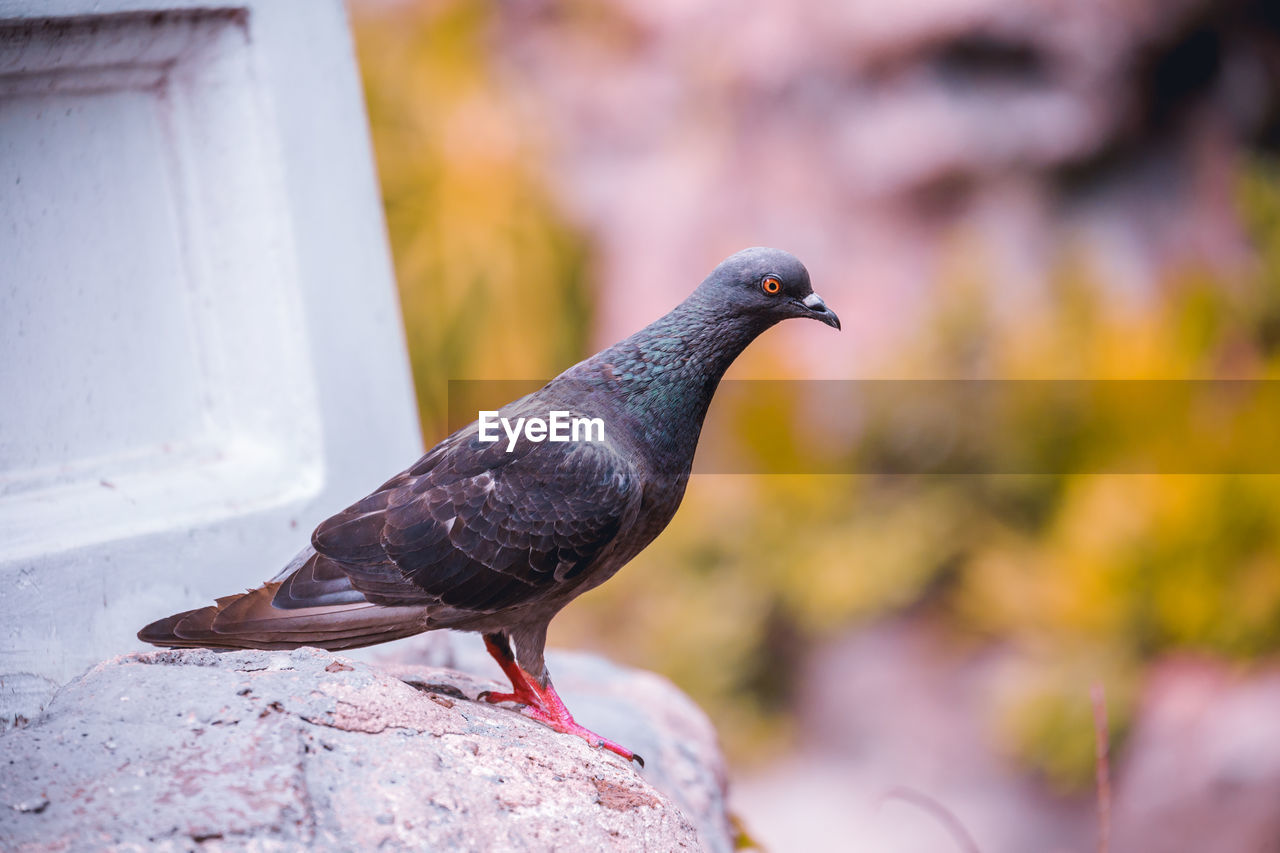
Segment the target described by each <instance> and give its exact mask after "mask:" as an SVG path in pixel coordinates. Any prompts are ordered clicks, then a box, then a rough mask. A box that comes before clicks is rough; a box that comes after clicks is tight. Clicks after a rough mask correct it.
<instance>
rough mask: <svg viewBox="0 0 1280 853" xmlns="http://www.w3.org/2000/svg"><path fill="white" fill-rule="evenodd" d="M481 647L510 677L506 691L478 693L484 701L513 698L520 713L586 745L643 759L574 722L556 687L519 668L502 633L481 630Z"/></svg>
mask: <svg viewBox="0 0 1280 853" xmlns="http://www.w3.org/2000/svg"><path fill="white" fill-rule="evenodd" d="M484 647H485V648H486V649H488V650H489V654H491V655H493V659H494V660H496V661H497V662H498V666H500V667H502V671H503V672H505V673H506V674H507V678H509V679H511V692H510V693H490V692H489V691H485V692H484V693H481V694H480V696H479V697H478V698H479V699H481V700H483V701H485V702H495V703H496V702H516V703H519V704H521V705H524V708H523V709H522V710H521V713H522V714H524V715H525V716H526V717H529V718H530V719H533V720H537V721H538V722H540V723H544V724H546V725H547V726H550V727H551V728H553V729H555V730H556V731H558V732H562V733H564V734H567V735H577V736H578V737H580V738H582V739H583V740H585V741H586V742H587V743H588V744H589V745H590V746H602V747H604V748H605V749H607V750H609V751H610V752H616V753H617V754H618V755H621V756H622V757H623V758H625V759H627V760H628V761H634V762H636V763H637V764H639V765H640V766H641V767H644V759H643V758H641V757H640V755H638V754H637V753H634V752H632V751H631V750H629V749H627V748H626V747H625V746H622V745H620V744H617V743H614V742H613V741H611V740H609V739H608V738H605V737H601V736H600V735H598V734H596V733H595V732H593V731H591V730H590V729H587V728H584V727H583V726H580V725H578V724H577V723H576V722H574V719H573V715H572V714H570V713H569V709H568V708H566V707H565V706H564V702H563V701H561V699H560V696H559V695H558V694H557V693H556V689H555V688H554V687H552V686H551V681H550V680H548V681H547V686H546V687H543V686H542V685H540V684H538V680H537V679H536V678H534V677H533V676H532V675H530V674H529V673H527V672H525V671H524V670H523V669H521V668H520V664H518V663H516V659H515V656H514V655H513V654H511V646H510V644H509V643H508V642H507V638H506V636H504V635H502V634H485V635H484Z"/></svg>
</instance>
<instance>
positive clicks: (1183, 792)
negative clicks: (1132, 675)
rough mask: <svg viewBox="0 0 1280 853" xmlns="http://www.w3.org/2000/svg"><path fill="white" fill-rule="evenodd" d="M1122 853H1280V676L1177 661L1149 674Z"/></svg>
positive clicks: (1126, 798) (1129, 759) (1131, 759)
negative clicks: (1140, 852)
mask: <svg viewBox="0 0 1280 853" xmlns="http://www.w3.org/2000/svg"><path fill="white" fill-rule="evenodd" d="M1113 814H1114V824H1115V829H1114V833H1113V839H1114V844H1113V848H1112V849H1115V850H1144V851H1150V853H1175V851H1183V850H1213V851H1215V853H1245V851H1255V850H1273V849H1275V846H1276V842H1277V839H1280V669H1274V668H1273V669H1271V670H1269V671H1262V672H1255V673H1252V674H1249V675H1242V674H1239V673H1233V672H1232V671H1231V670H1230V669H1229V668H1228V667H1227V666H1226V665H1224V664H1222V663H1215V662H1210V661H1192V660H1186V659H1183V660H1172V661H1169V662H1166V663H1165V664H1163V665H1161V666H1160V667H1159V668H1158V669H1157V670H1156V671H1155V673H1154V674H1153V675H1152V676H1151V679H1150V682H1149V683H1148V686H1147V688H1146V690H1145V692H1144V696H1143V701H1142V707H1141V709H1140V713H1139V714H1138V719H1137V723H1136V724H1135V726H1134V730H1133V734H1132V736H1131V738H1130V739H1129V743H1128V745H1127V747H1126V749H1125V752H1124V756H1123V761H1122V763H1121V766H1120V774H1119V783H1118V785H1117V787H1116V794H1115V803H1114V805H1113Z"/></svg>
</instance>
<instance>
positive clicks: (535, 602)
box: [138, 248, 840, 766]
mask: <svg viewBox="0 0 1280 853" xmlns="http://www.w3.org/2000/svg"><path fill="white" fill-rule="evenodd" d="M791 317H808V318H812V319H815V320H819V321H821V322H823V323H825V324H827V325H828V326H832V327H834V328H835V329H839V328H840V320H839V318H838V317H837V316H836V315H835V313H834V312H832V311H831V310H830V309H829V308H828V307H827V305H826V303H825V302H823V300H822V298H821V297H820V296H818V294H816V293H814V292H813V288H812V287H811V285H810V282H809V273H808V271H807V270H806V269H805V267H804V265H803V264H801V263H800V261H799V260H798V259H796V258H795V257H794V256H793V255H791V254H789V253H787V252H784V251H781V250H778V249H767V248H752V249H746V250H743V251H741V252H738V253H737V254H735V255H732V256H730V257H729V258H727V259H725V260H724V261H723V262H721V263H720V264H719V265H718V266H717V267H716V268H715V269H714V270H713V271H712V272H711V274H710V275H709V276H707V278H706V279H705V280H704V281H703V282H702V283H701V284H700V285H698V287H697V288H696V289H695V290H694V291H693V293H692V294H691V295H690V296H689V297H688V298H687V299H685V300H684V301H683V302H681V303H680V304H679V305H678V306H676V308H675V309H674V310H672V311H671V312H670V313H668V314H667V315H665V316H663V317H661V318H660V319H658V320H656V321H654V322H653V323H651V324H650V325H648V326H647V327H645V328H644V329H642V330H641V331H639V332H636V333H635V334H633V335H632V336H631V337H629V338H626V339H625V340H623V341H621V342H619V343H617V344H615V345H613V346H611V347H609V348H608V349H605V350H603V351H601V352H599V353H597V354H596V355H594V356H591V357H590V358H588V359H586V360H585V361H582V362H580V363H578V364H576V365H574V366H573V367H570V368H569V369H568V370H566V371H565V372H564V373H562V374H560V375H559V376H557V377H556V378H555V379H553V380H551V382H549V383H547V384H546V385H544V386H543V387H542V388H540V389H539V390H537V391H535V392H533V393H532V394H529V395H527V396H525V397H523V398H521V399H519V400H516V401H514V402H512V403H509V404H507V405H506V406H504V407H502V409H501V410H499V413H498V414H499V416H500V417H501V418H503V419H505V421H506V423H507V427H504V430H507V429H509V426H510V424H517V425H518V424H521V423H524V424H526V425H528V424H532V423H533V421H534V420H535V419H541V420H542V422H543V424H544V425H545V424H546V423H547V421H548V419H550V420H551V421H552V425H553V427H554V425H555V419H556V417H562V418H564V419H566V420H562V421H561V422H560V426H561V427H565V425H566V423H567V419H569V418H572V419H574V420H578V419H582V420H583V421H584V422H585V425H586V427H587V428H584V429H583V430H575V431H574V434H569V430H568V429H567V427H566V428H562V429H560V430H559V432H560V433H561V436H560V438H561V439H562V440H551V438H554V435H547V434H545V433H548V430H546V429H545V428H544V429H533V428H531V427H529V426H526V427H525V428H524V430H523V432H520V431H519V430H517V431H516V434H515V435H514V436H511V437H509V436H508V435H507V434H505V433H504V432H503V430H496V429H494V428H493V427H494V423H493V422H492V421H490V422H489V423H488V424H487V426H488V427H489V428H488V429H484V428H482V427H483V426H485V425H484V424H482V423H481V419H480V418H477V421H476V422H473V423H472V424H470V425H469V426H466V427H464V428H462V429H460V430H458V431H457V432H455V433H454V434H453V435H450V436H449V437H448V438H446V439H444V440H443V441H441V442H440V443H439V444H437V445H436V446H435V447H433V448H432V449H431V450H430V451H428V452H427V454H426V455H424V456H423V457H422V458H421V459H419V460H418V461H417V462H415V463H413V465H412V466H410V467H409V468H408V469H407V470H405V471H403V472H401V473H400V474H397V475H396V476H394V477H392V478H391V479H390V480H388V481H387V482H385V483H383V484H382V485H381V486H379V487H378V488H377V489H375V490H374V491H373V493H372V494H370V495H369V496H368V497H365V498H363V499H361V500H359V501H357V502H356V503H354V504H352V505H351V506H350V507H348V508H347V509H345V510H343V511H342V512H340V513H338V514H337V515H335V516H333V517H332V518H329V519H328V520H326V521H324V522H322V523H321V524H320V526H319V527H317V528H316V529H315V531H314V533H312V536H311V544H310V546H309V547H307V548H305V549H303V551H302V552H301V553H299V554H298V555H297V557H295V558H294V559H293V560H292V561H291V562H290V563H289V565H287V566H286V567H285V568H284V570H283V571H282V572H280V573H279V574H277V575H276V576H275V577H274V578H273V579H272V580H270V581H268V582H266V583H265V584H263V585H262V586H260V587H258V588H256V589H252V590H249V591H248V592H245V593H242V594H239V595H231V596H227V597H224V598H219V599H217V603H216V604H214V605H212V606H209V607H204V608H200V609H197V610H188V611H185V612H183V613H177V614H175V615H173V616H169V617H168V618H165V619H160V620H158V621H156V622H153V623H151V624H150V625H147V626H146V627H145V628H143V629H142V630H141V631H139V632H138V638H139V639H141V640H143V641H144V642H147V643H151V644H153V645H157V646H165V647H170V648H180V647H200V648H248V649H293V648H297V647H299V646H318V647H320V648H323V649H328V650H331V651H335V650H340V649H350V648H357V647H360V646H368V645H372V644H375V643H382V642H386V641H388V640H395V639H399V638H401V637H407V636H410V635H413V634H417V633H420V632H423V631H430V630H433V629H437V628H453V629H459V630H463V631H472V632H477V633H479V634H481V635H482V636H483V639H484V644H485V647H486V649H487V650H488V652H489V653H490V654H491V655H492V656H493V658H494V659H495V660H496V661H497V662H498V664H499V666H501V668H502V670H503V672H504V673H505V675H506V676H507V677H508V678H509V679H510V680H511V692H509V693H495V692H488V693H482V694H481V695H480V696H479V697H478V700H483V701H487V702H492V703H502V702H511V703H515V704H517V705H519V706H522V707H521V709H520V710H521V712H522V713H523V714H525V715H526V716H528V717H530V718H532V719H534V720H538V721H540V722H542V723H544V724H546V725H548V726H550V727H551V728H552V729H554V730H556V731H558V732H562V733H565V734H571V735H576V736H578V737H581V738H583V739H584V740H586V741H587V743H588V744H590V745H591V746H593V747H603V748H605V749H608V750H610V751H612V752H615V753H617V754H618V755H620V756H622V757H623V758H626V759H628V760H635V761H637V762H639V763H640V764H641V766H643V759H642V758H640V756H638V755H636V754H635V753H634V752H632V751H631V750H629V749H627V748H625V747H623V746H621V745H620V744H617V743H615V742H613V741H611V740H608V739H607V738H604V737H601V736H600V735H598V734H596V733H594V732H592V731H589V730H588V729H586V728H584V727H583V726H581V725H579V724H578V723H576V722H575V721H574V719H573V716H572V715H571V714H570V713H569V711H568V709H566V708H565V705H564V703H563V702H562V701H561V700H560V697H559V696H558V695H557V694H556V691H555V688H554V687H553V686H552V683H551V678H550V674H549V673H548V671H547V667H546V663H545V661H544V658H543V652H544V647H545V645H546V637H547V625H548V624H549V623H550V622H551V619H552V618H553V617H554V616H555V615H556V614H557V613H558V612H559V611H560V609H561V608H563V607H564V606H565V605H566V604H568V603H569V602H570V601H572V600H573V599H574V598H576V597H577V596H579V595H581V594H582V593H584V592H586V591H587V590H589V589H592V588H594V587H596V586H598V585H600V584H601V583H604V582H605V581H606V580H608V579H609V578H610V577H612V576H613V574H614V573H615V572H617V571H618V570H619V569H620V568H622V566H623V565H625V564H626V563H627V562H628V561H629V560H631V559H632V558H633V557H635V556H636V555H637V554H639V553H640V551H642V550H643V549H644V548H645V547H646V546H647V545H648V544H649V543H650V542H652V541H653V539H654V538H655V537H656V536H657V535H658V534H659V533H660V532H662V530H663V528H665V527H666V526H667V523H668V522H670V521H671V518H672V516H674V515H675V512H676V509H677V508H678V507H679V505H680V502H681V499H682V498H683V497H684V491H685V486H686V484H687V483H688V480H689V472H690V469H691V467H692V465H693V457H694V451H695V450H696V449H697V445H698V437H699V434H700V433H701V431H702V423H703V419H704V417H705V415H706V413H707V408H708V406H709V405H710V404H711V398H712V396H713V395H714V393H715V390H716V386H717V385H718V384H719V382H720V379H721V377H722V376H723V375H724V372H725V370H727V369H728V367H729V365H730V364H731V363H732V362H733V360H734V359H735V358H737V357H738V355H739V354H740V353H741V352H742V351H743V350H744V349H745V348H746V346H747V345H748V344H750V343H751V342H752V341H753V340H755V338H756V337H757V336H758V335H760V334H761V333H762V332H764V331H765V330H766V329H768V328H769V327H771V326H773V325H774V324H775V323H778V322H780V321H782V320H785V319H788V318H791ZM555 413H560V415H559V416H557V415H556V414H555ZM521 418H523V419H524V421H523V422H522V421H521V420H520V419H521ZM596 421H598V423H599V425H600V426H601V427H602V429H600V428H597V429H591V428H590V426H591V425H592V423H593V422H596ZM495 432H497V433H499V434H498V435H497V436H496V438H497V440H492V439H494V438H495V436H494V433H495ZM550 432H552V433H554V429H553V430H551V431H550ZM566 437H567V438H568V439H569V440H563V439H564V438H566Z"/></svg>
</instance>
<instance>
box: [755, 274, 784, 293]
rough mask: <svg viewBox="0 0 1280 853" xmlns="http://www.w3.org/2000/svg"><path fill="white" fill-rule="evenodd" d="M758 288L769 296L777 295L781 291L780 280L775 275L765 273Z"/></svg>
mask: <svg viewBox="0 0 1280 853" xmlns="http://www.w3.org/2000/svg"><path fill="white" fill-rule="evenodd" d="M760 289H761V290H763V291H764V292H765V293H767V294H769V295H770V296H777V295H778V294H779V293H780V292H781V291H782V282H780V281H778V279H777V277H776V276H772V275H767V276H765V277H764V278H763V279H762V280H761V281H760Z"/></svg>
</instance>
